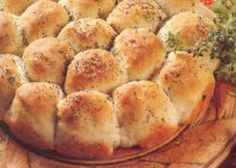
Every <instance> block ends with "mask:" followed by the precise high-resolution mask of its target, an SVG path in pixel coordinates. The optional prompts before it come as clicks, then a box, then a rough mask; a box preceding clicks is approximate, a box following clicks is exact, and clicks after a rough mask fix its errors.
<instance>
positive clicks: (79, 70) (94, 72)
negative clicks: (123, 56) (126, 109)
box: [65, 49, 127, 94]
mask: <svg viewBox="0 0 236 168" xmlns="http://www.w3.org/2000/svg"><path fill="white" fill-rule="evenodd" d="M126 80H127V76H126V73H125V72H124V70H123V69H122V68H121V66H120V64H119V63H118V61H117V60H116V59H115V57H114V56H113V54H112V53H110V52H108V51H105V50H101V49H91V50H87V51H84V52H81V53H79V54H78V55H76V56H75V59H74V60H73V61H72V62H71V64H70V65H69V67H68V71H67V76H66V82H65V90H66V92H67V93H68V94H70V93H72V92H75V91H80V90H83V89H95V90H98V91H101V92H109V91H111V90H112V89H114V88H115V87H117V86H119V85H120V84H122V83H123V82H125V81H126Z"/></svg>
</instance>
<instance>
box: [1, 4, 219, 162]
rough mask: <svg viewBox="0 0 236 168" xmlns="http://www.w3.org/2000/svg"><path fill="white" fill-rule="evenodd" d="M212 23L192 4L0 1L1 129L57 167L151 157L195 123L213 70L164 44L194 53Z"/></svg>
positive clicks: (206, 58) (211, 86)
mask: <svg viewBox="0 0 236 168" xmlns="http://www.w3.org/2000/svg"><path fill="white" fill-rule="evenodd" d="M215 17H216V16H215V14H214V13H213V12H212V11H210V10H209V9H207V8H206V7H204V6H203V5H202V4H201V3H200V2H199V1H197V0H195V1H193V0H179V1H177V0H173V1H171V0H109V1H107V0H18V1H14V0H0V120H1V121H2V122H5V123H6V124H7V125H8V127H9V130H10V132H11V134H13V135H14V136H15V137H16V138H17V139H18V140H20V141H22V142H23V143H24V144H26V145H29V146H31V147H33V148H36V149H37V150H42V151H44V150H46V151H53V152H55V153H57V154H58V155H60V156H61V157H72V158H79V159H104V158H106V159H107V158H110V157H111V156H112V155H113V154H114V153H116V152H115V151H116V150H118V151H122V150H119V148H135V149H142V148H144V149H145V148H153V147H156V146H158V145H160V144H162V143H164V142H166V141H168V140H169V139H170V138H171V137H172V136H173V135H174V134H175V132H176V131H178V129H179V128H180V127H181V126H182V125H188V124H192V123H198V122H200V121H201V119H202V118H203V117H204V114H205V111H206V109H207V107H208V104H209V102H210V100H211V98H212V95H213V92H214V87H215V78H214V70H215V69H216V68H217V66H218V62H217V60H211V59H210V57H209V54H208V52H206V53H205V55H204V56H203V57H197V56H193V55H191V54H188V53H186V52H184V51H176V52H171V51H172V50H173V49H172V48H169V47H168V44H167V39H168V35H169V34H170V33H172V34H173V35H174V36H175V35H176V36H178V38H180V40H181V41H183V42H184V44H185V45H186V46H187V47H189V48H192V47H193V46H195V44H196V43H197V42H199V40H203V39H206V38H207V36H208V34H209V33H210V32H212V31H214V30H216V29H217V26H216V25H217V24H215V22H214V20H215V19H214V18H215ZM209 50H210V48H209Z"/></svg>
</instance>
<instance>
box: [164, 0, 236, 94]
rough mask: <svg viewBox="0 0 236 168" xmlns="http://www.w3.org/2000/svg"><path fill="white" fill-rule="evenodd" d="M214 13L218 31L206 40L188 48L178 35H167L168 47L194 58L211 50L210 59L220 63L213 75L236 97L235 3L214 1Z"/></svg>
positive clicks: (225, 0) (227, 0)
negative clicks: (228, 87) (223, 82)
mask: <svg viewBox="0 0 236 168" xmlns="http://www.w3.org/2000/svg"><path fill="white" fill-rule="evenodd" d="M214 11H215V12H216V13H217V14H218V17H219V20H217V21H215V23H216V24H217V25H218V29H217V31H215V32H211V33H210V34H209V35H208V38H207V39H206V40H202V41H201V40H200V41H199V42H198V43H197V44H196V46H195V47H193V48H189V47H186V45H184V43H183V42H182V41H181V39H180V38H179V35H178V34H177V35H173V34H172V33H169V37H168V41H167V43H168V47H169V48H172V49H173V50H174V51H179V50H180V51H181V50H182V51H183V50H184V51H188V52H191V53H193V55H195V56H202V55H204V52H206V51H208V52H209V48H211V50H210V56H211V58H212V59H214V58H218V59H219V60H220V61H221V63H220V67H219V68H218V70H217V71H216V73H215V74H216V77H217V78H223V79H224V80H225V81H227V82H229V83H230V84H232V85H233V89H232V92H231V93H230V94H231V95H234V96H236V1H235V0H216V2H215V4H214Z"/></svg>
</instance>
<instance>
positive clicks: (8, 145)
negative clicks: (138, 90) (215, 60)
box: [0, 84, 236, 168]
mask: <svg viewBox="0 0 236 168" xmlns="http://www.w3.org/2000/svg"><path fill="white" fill-rule="evenodd" d="M229 88H230V87H229V86H228V85H226V84H219V85H218V87H217V92H216V95H215V97H214V101H213V102H212V104H211V105H210V107H209V110H208V113H207V115H206V117H205V118H204V121H202V123H201V124H200V125H197V126H193V127H191V128H188V129H187V130H186V131H185V132H183V133H182V134H181V135H179V136H178V137H177V138H176V139H175V140H174V141H173V142H171V143H170V144H168V145H167V146H165V147H164V148H162V149H161V150H158V151H156V152H154V153H151V154H149V155H147V156H145V157H142V158H139V159H136V160H133V161H128V162H124V163H119V164H115V165H108V166H92V167H96V168H136V167H140V168H146V167H147V168H149V167H150V168H208V167H209V168H215V167H219V166H220V165H221V164H222V162H223V161H224V160H225V158H226V157H227V156H228V155H229V153H230V151H231V149H232V148H233V145H234V143H235V140H236V118H235V116H236V98H234V97H231V96H229V95H228V94H226V93H227V91H228V90H229ZM234 156H236V155H234ZM229 159H230V158H229ZM224 166H227V163H224ZM13 167H14V168H80V167H85V166H78V165H77V166H76V165H69V164H65V163H60V162H57V161H53V160H50V159H47V158H44V157H41V156H39V155H36V154H34V153H32V152H29V151H27V150H26V149H23V148H22V147H21V146H20V145H19V144H17V143H16V142H15V141H14V140H12V139H11V137H10V136H9V135H7V133H6V132H5V131H4V129H3V128H0V168H13ZM221 167H222V166H221ZM230 168H232V167H230Z"/></svg>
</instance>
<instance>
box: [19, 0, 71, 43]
mask: <svg viewBox="0 0 236 168" xmlns="http://www.w3.org/2000/svg"><path fill="white" fill-rule="evenodd" d="M68 20H69V15H68V13H67V12H66V10H65V9H64V8H63V7H61V6H60V5H59V4H57V3H56V2H53V1H51V0H39V1H37V2H35V3H34V4H32V5H31V6H30V7H28V8H27V9H26V11H25V12H24V13H23V15H22V16H21V21H22V26H23V30H24V35H25V38H26V40H27V41H28V43H30V42H32V41H34V40H36V39H39V38H43V37H48V36H56V35H57V34H58V33H59V31H60V30H61V28H62V27H63V26H64V25H65V24H66V23H67V22H68Z"/></svg>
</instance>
